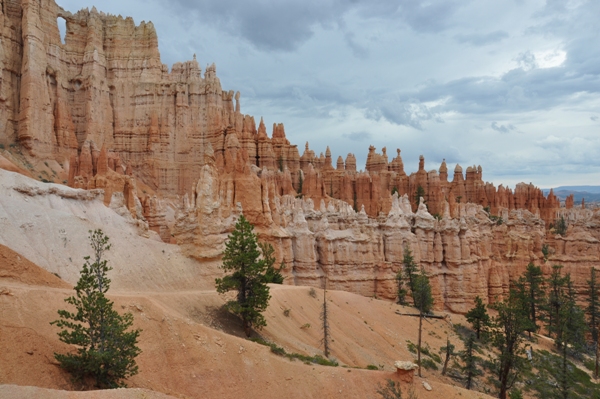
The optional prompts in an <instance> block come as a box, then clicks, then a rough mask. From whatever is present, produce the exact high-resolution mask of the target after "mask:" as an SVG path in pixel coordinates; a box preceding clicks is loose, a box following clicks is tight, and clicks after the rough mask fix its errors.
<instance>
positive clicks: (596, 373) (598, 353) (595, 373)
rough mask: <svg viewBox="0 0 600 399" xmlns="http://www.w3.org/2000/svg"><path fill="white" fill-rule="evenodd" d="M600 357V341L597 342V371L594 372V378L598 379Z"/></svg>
mask: <svg viewBox="0 0 600 399" xmlns="http://www.w3.org/2000/svg"><path fill="white" fill-rule="evenodd" d="M599 357H600V346H599V345H598V340H596V369H595V370H594V378H595V379H598V368H599V365H598V358H599Z"/></svg>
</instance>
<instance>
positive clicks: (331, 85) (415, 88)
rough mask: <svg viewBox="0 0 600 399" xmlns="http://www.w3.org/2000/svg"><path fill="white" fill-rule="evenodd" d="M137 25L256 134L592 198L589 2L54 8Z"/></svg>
mask: <svg viewBox="0 0 600 399" xmlns="http://www.w3.org/2000/svg"><path fill="white" fill-rule="evenodd" d="M57 2H58V4H60V5H61V6H62V7H63V8H65V9H66V10H69V11H72V12H75V11H77V10H79V9H80V8H84V7H91V6H92V5H96V6H97V8H98V9H99V10H101V11H105V12H109V13H112V14H121V15H123V16H131V17H133V19H134V20H135V22H136V24H139V23H140V22H141V21H142V20H145V21H152V22H153V23H154V25H155V27H156V30H157V32H158V37H159V49H160V53H161V57H162V61H163V63H165V64H168V65H169V67H171V66H172V65H173V63H175V62H178V61H186V60H190V59H192V57H193V55H194V54H196V55H197V59H198V61H199V63H200V65H201V67H202V69H203V70H204V69H205V67H206V65H207V64H211V63H213V62H214V63H216V65H217V75H218V76H219V78H220V79H221V85H222V86H223V89H224V90H235V91H238V90H239V91H240V92H241V106H242V112H243V113H245V114H250V115H254V116H255V117H256V120H257V123H258V121H259V120H260V117H261V116H263V117H264V119H265V123H266V124H267V128H268V131H269V133H270V130H271V125H272V124H273V123H274V122H277V123H279V122H283V123H284V124H285V130H286V134H287V137H288V139H289V140H290V141H291V142H292V143H295V144H298V148H299V149H300V154H302V152H303V151H304V144H305V142H306V141H309V142H310V147H311V149H313V150H315V152H316V153H317V154H318V153H319V152H325V148H326V146H327V145H329V146H330V148H331V150H332V155H333V157H334V163H335V159H337V157H338V155H342V157H343V158H345V157H346V155H347V154H348V153H349V152H352V153H354V154H355V155H356V157H357V167H358V168H359V169H364V163H365V160H366V156H367V153H368V148H369V145H374V146H375V147H376V148H377V151H378V152H380V151H381V148H382V147H384V146H385V147H387V150H388V151H387V152H388V156H389V158H390V160H391V159H392V157H393V156H395V154H396V148H400V149H401V150H402V158H403V160H404V165H405V170H406V171H407V173H410V172H413V171H415V170H416V169H417V168H418V159H419V155H420V154H423V155H424V156H425V168H426V169H427V170H431V169H434V168H435V169H438V168H439V165H440V163H441V161H442V159H443V158H445V159H446V161H447V163H448V166H449V168H451V170H452V169H453V168H454V165H455V164H456V163H459V164H460V165H462V166H463V168H466V166H469V165H481V166H482V167H483V178H484V180H486V181H493V182H494V183H495V184H496V185H498V184H501V183H502V184H504V185H509V186H513V185H514V184H516V183H518V182H521V181H524V182H526V183H529V182H533V183H534V184H535V185H537V186H539V187H554V186H559V185H575V184H577V185H582V184H589V185H600V23H598V18H599V16H600V1H597V0H589V1H585V0H547V1H544V0H502V1H485V0H479V1H469V0H440V1H437V0H431V1H420V2H417V1H413V0H302V1H295V0H170V1H159V0H118V1H116V0H102V1H100V0H57Z"/></svg>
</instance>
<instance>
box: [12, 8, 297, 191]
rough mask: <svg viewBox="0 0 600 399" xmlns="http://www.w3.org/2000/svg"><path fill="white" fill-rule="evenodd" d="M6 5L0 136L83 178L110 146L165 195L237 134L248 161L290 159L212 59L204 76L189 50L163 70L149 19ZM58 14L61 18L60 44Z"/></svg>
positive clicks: (277, 135)
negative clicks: (225, 86) (187, 56)
mask: <svg viewBox="0 0 600 399" xmlns="http://www.w3.org/2000/svg"><path fill="white" fill-rule="evenodd" d="M2 4H3V6H2V10H1V12H2V14H1V16H0V18H1V20H0V23H2V27H3V31H2V44H1V46H0V52H1V54H0V56H1V58H2V65H0V66H2V70H3V73H2V81H1V82H0V101H1V102H2V106H1V107H0V108H1V110H0V112H1V113H2V115H0V116H2V117H3V120H6V121H7V123H6V125H5V126H4V129H3V131H1V132H0V142H1V143H3V144H6V145H8V144H11V143H15V142H18V143H20V145H22V146H23V147H24V148H26V149H27V150H28V151H29V155H31V156H32V157H36V158H38V159H55V160H58V161H59V163H60V164H61V166H63V167H64V168H65V169H66V170H73V169H75V171H74V172H73V173H72V177H73V179H75V178H76V177H81V180H83V183H87V182H88V181H89V179H91V178H92V177H93V176H94V175H95V174H96V173H97V159H98V157H99V155H100V151H101V149H102V148H106V151H107V152H109V153H111V154H115V158H116V160H117V161H115V162H114V163H113V164H112V169H113V170H115V171H117V172H120V173H121V174H123V173H124V172H125V171H126V170H127V168H129V169H130V170H131V174H132V175H133V176H135V177H136V178H137V179H139V180H141V181H143V182H144V183H145V184H146V185H148V186H149V187H150V188H152V189H153V190H156V191H157V192H159V193H162V194H184V193H185V192H186V191H187V192H189V190H190V189H191V187H192V186H193V185H194V184H195V182H196V180H197V177H198V175H199V173H200V170H201V168H202V166H203V165H204V164H205V160H204V158H203V154H204V153H205V151H206V147H207V146H208V145H209V144H210V145H211V146H212V148H213V150H214V152H215V153H217V154H221V155H223V150H224V148H225V146H226V145H227V144H228V143H229V142H231V141H236V142H237V144H238V145H239V146H240V147H241V148H244V149H246V151H247V154H248V157H249V160H250V161H251V162H252V163H254V164H256V165H258V164H265V165H270V166H271V167H275V166H276V162H277V160H278V159H282V160H284V161H285V162H286V164H287V165H288V166H291V165H292V164H293V163H294V161H295V162H296V164H297V163H298V151H297V150H296V148H295V146H292V145H290V143H289V141H287V140H286V138H285V132H284V129H283V126H282V125H274V127H273V138H272V139H271V138H268V137H267V135H266V129H265V126H264V124H262V121H261V126H259V129H258V130H257V128H256V126H255V122H254V119H253V117H250V116H247V115H242V114H241V113H240V103H239V97H240V94H239V93H234V92H233V91H224V90H222V88H221V83H220V81H219V79H218V78H217V76H216V68H215V66H214V65H212V66H210V67H208V68H207V69H206V71H205V72H204V76H202V73H201V70H200V67H199V65H198V62H197V61H196V59H195V57H194V59H193V60H192V61H188V62H185V63H178V64H175V65H174V66H173V67H172V69H171V71H169V69H168V67H167V66H166V65H163V64H162V63H161V60H160V54H159V51H158V39H157V35H156V31H155V29H154V26H153V25H152V23H150V22H149V23H144V22H142V23H141V24H140V25H138V26H136V25H135V24H134V22H133V19H132V18H122V17H120V16H119V17H117V16H113V15H106V14H104V13H101V12H98V11H96V9H95V8H94V9H92V10H91V11H89V10H82V11H79V12H77V13H76V14H72V13H70V12H68V11H65V10H63V9H62V8H61V7H59V6H58V5H57V4H56V3H54V1H52V0H6V1H4V2H3V3H2ZM57 18H64V19H65V20H66V26H67V33H66V38H65V42H64V43H62V42H61V38H60V35H59V31H58V27H57ZM261 129H262V130H261ZM233 136H236V137H233ZM297 169H298V167H296V168H295V170H296V171H297ZM72 182H73V181H71V183H72ZM80 183H81V182H80Z"/></svg>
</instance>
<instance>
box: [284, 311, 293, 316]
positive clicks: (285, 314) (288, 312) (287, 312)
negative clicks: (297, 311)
mask: <svg viewBox="0 0 600 399" xmlns="http://www.w3.org/2000/svg"><path fill="white" fill-rule="evenodd" d="M290 310H292V309H284V311H283V315H284V316H285V317H290Z"/></svg>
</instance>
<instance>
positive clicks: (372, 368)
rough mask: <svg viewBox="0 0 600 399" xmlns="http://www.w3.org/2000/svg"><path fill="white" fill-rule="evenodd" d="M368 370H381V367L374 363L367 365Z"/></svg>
mask: <svg viewBox="0 0 600 399" xmlns="http://www.w3.org/2000/svg"><path fill="white" fill-rule="evenodd" d="M367 370H379V367H377V366H375V365H374V364H369V365H368V366H367Z"/></svg>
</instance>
